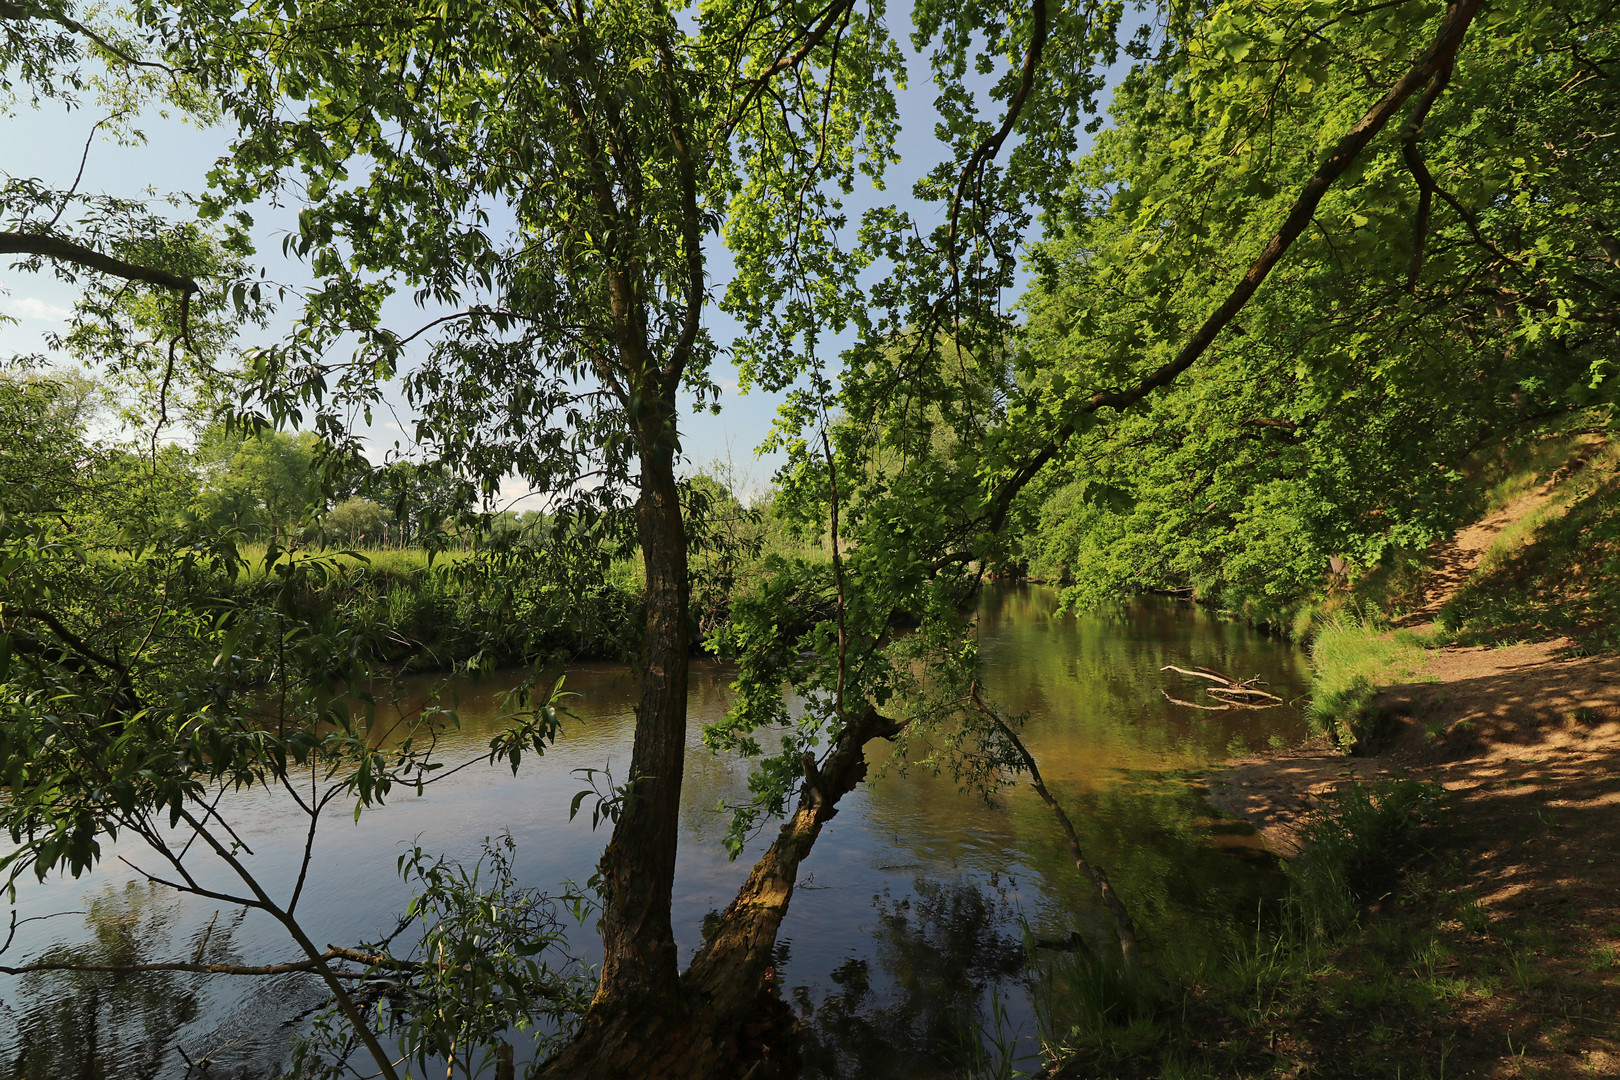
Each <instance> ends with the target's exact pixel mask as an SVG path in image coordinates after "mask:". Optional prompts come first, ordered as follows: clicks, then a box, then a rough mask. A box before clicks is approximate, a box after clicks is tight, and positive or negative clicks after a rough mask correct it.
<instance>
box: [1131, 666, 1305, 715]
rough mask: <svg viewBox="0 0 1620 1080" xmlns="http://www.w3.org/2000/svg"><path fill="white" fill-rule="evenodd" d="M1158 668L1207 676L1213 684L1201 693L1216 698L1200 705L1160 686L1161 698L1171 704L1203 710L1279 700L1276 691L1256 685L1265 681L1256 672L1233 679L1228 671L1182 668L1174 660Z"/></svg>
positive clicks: (1269, 706) (1258, 705)
mask: <svg viewBox="0 0 1620 1080" xmlns="http://www.w3.org/2000/svg"><path fill="white" fill-rule="evenodd" d="M1159 670H1160V671H1174V672H1176V673H1177V674H1178V675H1191V676H1192V677H1193V678H1195V679H1208V680H1209V681H1210V682H1212V683H1214V684H1215V685H1213V686H1206V687H1204V693H1205V694H1206V695H1208V696H1209V697H1210V698H1211V699H1212V700H1214V701H1215V702H1216V704H1214V705H1200V704H1199V703H1198V702H1196V701H1183V700H1182V699H1181V698H1178V697H1171V696H1170V691H1168V690H1160V691H1159V692H1160V693H1161V694H1163V695H1164V697H1165V700H1166V701H1168V702H1170V703H1171V704H1172V705H1183V706H1185V707H1187V708H1189V709H1203V710H1204V711H1205V712H1226V711H1227V710H1229V709H1274V708H1276V707H1277V706H1278V705H1281V704H1282V703H1283V699H1282V698H1280V697H1278V696H1277V695H1276V694H1273V693H1271V692H1270V691H1267V690H1262V689H1260V687H1262V686H1265V685H1266V684H1265V683H1264V682H1262V681H1261V680H1260V676H1258V675H1256V676H1255V677H1254V678H1252V679H1234V678H1232V677H1231V676H1230V675H1223V674H1221V673H1220V672H1219V671H1216V670H1214V669H1213V668H1206V667H1200V668H1183V667H1176V665H1174V664H1166V665H1164V667H1162V668H1160V669H1159Z"/></svg>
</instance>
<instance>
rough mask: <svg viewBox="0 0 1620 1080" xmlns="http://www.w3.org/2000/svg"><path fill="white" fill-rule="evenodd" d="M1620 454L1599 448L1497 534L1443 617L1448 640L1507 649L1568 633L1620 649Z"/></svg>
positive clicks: (1582, 649) (1595, 648)
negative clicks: (1530, 510) (1538, 504)
mask: <svg viewBox="0 0 1620 1080" xmlns="http://www.w3.org/2000/svg"><path fill="white" fill-rule="evenodd" d="M1617 613H1620V450H1617V448H1616V447H1615V446H1613V445H1606V446H1604V447H1603V448H1601V449H1600V450H1599V451H1598V452H1597V453H1596V454H1595V455H1594V456H1593V457H1592V459H1591V461H1590V462H1589V463H1588V464H1587V465H1586V466H1585V467H1584V468H1582V469H1579V470H1578V471H1576V472H1574V473H1573V475H1571V476H1570V477H1569V478H1568V479H1567V480H1565V481H1564V482H1563V483H1562V484H1560V485H1559V486H1558V488H1557V489H1556V490H1555V491H1554V493H1553V495H1552V497H1551V499H1549V501H1548V502H1547V503H1546V504H1544V505H1543V506H1542V507H1540V508H1539V509H1538V510H1537V511H1536V512H1534V513H1532V514H1527V515H1525V516H1524V517H1523V518H1521V519H1520V520H1519V521H1518V522H1516V523H1515V524H1514V525H1512V526H1510V527H1509V528H1507V529H1504V530H1503V531H1502V533H1501V534H1499V535H1498V536H1497V537H1496V540H1495V542H1494V543H1493V544H1492V545H1491V547H1490V549H1489V550H1487V551H1486V552H1485V554H1484V556H1483V558H1482V559H1481V563H1480V567H1479V569H1478V571H1477V572H1476V573H1475V574H1474V576H1473V577H1472V578H1471V579H1470V580H1469V581H1468V582H1466V583H1465V584H1464V585H1463V587H1462V588H1461V589H1460V590H1458V592H1457V594H1456V596H1454V597H1453V598H1452V599H1451V600H1450V601H1449V602H1448V603H1447V604H1446V605H1445V606H1444V607H1443V608H1442V609H1441V612H1440V622H1441V624H1442V625H1443V626H1444V628H1445V630H1446V633H1447V635H1448V637H1449V638H1450V639H1451V640H1453V641H1456V642H1459V643H1462V644H1484V645H1503V644H1508V643H1512V642H1515V641H1525V640H1544V639H1546V638H1548V637H1552V636H1556V635H1567V636H1569V637H1570V638H1572V639H1573V640H1574V642H1575V645H1574V648H1573V650H1572V651H1574V652H1577V653H1593V652H1606V651H1612V650H1615V649H1620V616H1617Z"/></svg>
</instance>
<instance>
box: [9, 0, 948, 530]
mask: <svg viewBox="0 0 1620 1080" xmlns="http://www.w3.org/2000/svg"><path fill="white" fill-rule="evenodd" d="M891 18H892V19H893V22H892V23H891V27H892V28H893V29H894V30H895V31H896V36H897V37H899V38H900V39H901V40H902V43H903V45H904V46H905V48H906V49H907V50H908V57H907V62H908V70H909V73H910V84H909V86H908V87H907V88H905V89H904V90H902V91H900V92H899V94H898V98H899V106H900V110H901V117H902V123H903V130H902V134H901V137H900V142H899V146H898V149H899V152H900V155H901V161H900V163H899V164H897V165H895V166H893V167H891V169H890V171H889V174H888V176H887V178H886V188H885V190H883V191H877V190H873V189H870V188H865V189H862V188H860V187H859V186H858V188H857V190H856V192H855V193H854V195H853V196H852V197H850V198H848V199H846V208H847V209H848V211H849V214H850V220H851V222H852V223H853V222H857V221H858V220H859V217H860V214H861V212H862V211H863V210H865V209H867V208H868V207H871V206H877V205H882V204H885V203H890V202H894V203H898V204H899V205H900V206H901V207H902V208H903V209H906V210H909V211H911V212H912V213H914V214H918V215H919V216H920V217H921V221H920V224H921V225H922V226H923V227H924V228H925V229H926V228H927V227H929V226H930V225H931V224H932V223H933V222H932V220H931V218H932V217H933V216H936V215H937V213H938V212H937V210H930V209H926V208H922V207H920V206H919V205H918V204H917V203H916V202H915V200H913V199H912V198H911V194H910V193H911V187H912V184H913V182H914V181H915V180H916V179H918V178H919V177H921V176H922V175H924V174H925V173H926V172H927V171H928V170H929V169H931V168H932V167H933V166H934V165H935V164H937V163H938V162H939V160H940V158H941V152H940V150H941V148H940V146H939V145H938V144H937V143H936V142H935V140H934V137H933V131H934V124H935V113H934V107H933V102H934V98H935V95H936V90H935V87H934V85H933V83H932V81H931V79H930V78H929V75H928V67H927V63H926V58H925V57H923V56H922V55H920V54H916V53H912V52H910V38H909V31H910V27H909V18H908V16H907V15H904V14H899V13H896V14H894V15H892V16H891ZM902 19H904V20H905V22H906V24H907V25H905V26H904V27H902V25H901V23H900V20H902ZM97 119H99V114H98V113H96V112H95V111H94V110H92V109H80V110H77V111H72V112H69V111H67V110H64V109H62V108H61V107H60V106H59V105H56V104H47V105H46V106H45V107H44V108H42V109H37V110H36V109H31V108H29V107H27V106H26V105H19V106H18V108H17V112H16V113H15V115H13V116H10V117H4V118H0V132H3V138H0V146H3V147H4V155H3V157H0V170H3V171H4V172H6V173H9V174H11V175H13V176H21V177H38V178H40V179H41V180H44V181H45V182H47V183H49V184H51V185H52V186H55V187H58V188H66V187H67V186H68V185H69V184H71V182H72V180H73V177H74V174H75V173H76V172H77V171H78V168H79V162H80V157H81V155H82V154H83V153H84V148H85V143H86V139H87V137H89V135H90V132H91V128H92V127H93V125H94V124H95V122H96V120H97ZM139 126H140V127H141V128H142V130H143V131H144V133H145V135H146V137H147V141H146V143H145V145H139V146H123V145H118V144H116V143H115V142H113V141H112V140H110V139H108V138H106V137H103V136H97V137H96V138H95V140H94V141H93V142H92V143H91V148H90V152H89V156H88V160H87V163H86V167H85V174H84V180H83V182H82V184H81V188H82V189H83V190H86V191H93V192H103V193H106V194H110V195H117V196H123V197H138V196H141V195H142V194H144V193H147V192H149V191H150V192H153V193H156V194H157V195H166V194H168V193H170V192H189V193H197V192H200V191H201V190H202V189H203V188H204V186H205V179H204V178H205V176H206V173H207V171H208V169H209V167H210V166H211V165H212V164H213V163H214V161H215V160H216V159H217V158H218V157H219V156H221V155H222V154H224V153H226V152H227V150H228V146H229V138H230V132H229V131H228V130H226V129H225V128H222V127H215V128H210V129H199V128H198V127H196V126H194V125H193V124H190V123H187V122H183V121H181V120H179V119H177V118H173V117H169V118H165V117H162V116H159V115H155V114H149V115H146V116H143V117H142V118H141V121H140V124H139ZM294 214H295V211H294V210H293V209H283V210H274V209H269V208H264V209H263V210H262V211H261V212H258V213H257V214H256V228H255V240H256V242H257V244H258V247H259V255H258V257H257V258H256V260H255V262H257V263H260V264H262V265H263V266H264V267H265V268H266V270H267V271H268V276H269V277H270V278H272V279H274V280H278V281H284V282H290V283H293V284H302V283H306V282H307V281H308V280H309V278H308V275H307V273H305V272H304V270H303V268H302V267H301V266H300V265H299V264H298V263H296V262H292V261H287V260H284V259H283V258H282V257H281V254H280V251H281V244H280V239H281V236H282V235H283V234H284V233H285V232H286V231H287V230H288V229H289V228H292V227H294V225H295V217H294ZM711 245H712V246H711V249H710V253H709V272H710V275H711V279H710V284H711V295H713V296H714V297H718V296H719V295H720V294H721V293H722V292H723V289H724V286H725V284H726V282H727V280H728V279H729V277H730V274H731V264H730V260H729V258H728V257H727V253H726V251H725V249H724V248H723V246H722V245H721V244H720V241H719V240H718V239H717V238H716V239H712V240H711ZM0 287H3V288H4V290H5V293H4V294H0V313H3V314H5V315H8V316H10V317H12V318H14V319H16V320H17V322H16V324H15V325H4V324H0V356H8V355H12V354H19V353H33V352H43V351H46V347H45V345H44V343H43V341H42V338H43V336H44V335H45V334H47V333H49V332H50V331H52V330H57V329H60V328H61V327H62V326H63V324H64V321H65V319H66V317H67V315H68V312H69V310H70V309H71V307H72V305H73V302H74V298H75V290H74V289H73V288H72V287H71V286H68V285H65V284H63V283H61V282H59V281H57V280H55V279H54V278H53V277H52V276H51V275H49V274H26V273H22V272H20V271H14V270H11V269H9V267H7V268H0ZM396 312H397V317H398V318H399V320H400V323H399V325H401V326H402V327H403V326H408V325H410V324H411V321H412V320H420V321H426V320H427V318H430V317H431V315H432V313H428V314H427V315H424V314H423V313H421V312H420V311H417V310H416V309H414V308H413V307H411V305H410V304H409V302H408V300H404V299H401V300H400V301H399V303H398V305H397V308H396ZM706 319H707V324H708V327H709V330H710V333H711V334H712V335H713V336H714V338H715V340H716V341H717V342H719V343H720V344H721V345H722V346H725V345H726V344H728V343H729V342H730V341H731V340H732V339H733V338H734V337H735V336H736V334H737V332H738V328H737V325H736V323H735V322H733V321H732V320H731V319H730V318H728V317H727V316H726V315H725V314H724V313H722V312H721V311H719V310H718V308H716V307H713V306H711V307H710V308H709V310H708V313H707V316H706ZM278 329H279V328H278V327H276V326H274V325H273V326H272V327H271V329H270V330H269V331H265V332H263V333H264V337H265V338H266V340H267V341H268V340H273V338H274V336H276V334H277V332H278ZM253 343H255V342H254V341H245V342H244V344H253ZM843 344H845V343H844V342H839V341H837V340H834V341H831V342H828V343H827V345H829V346H831V347H832V349H834V350H835V349H836V348H838V347H840V346H841V345H843ZM714 377H715V379H716V381H717V382H718V383H719V384H720V385H721V386H722V388H723V391H724V392H723V394H722V398H721V406H722V408H721V412H720V414H719V415H710V414H708V413H707V412H704V413H688V415H686V416H685V417H683V422H682V431H683V445H684V447H685V450H686V455H687V458H688V464H687V467H688V468H689V469H696V468H703V467H706V466H709V465H712V464H714V463H717V462H729V463H730V466H731V468H732V469H733V471H734V474H735V475H736V476H737V477H738V478H739V480H741V481H742V483H743V485H744V486H745V487H747V488H751V489H754V490H758V489H761V488H763V487H764V486H765V485H766V484H767V483H768V482H769V480H770V477H771V474H772V473H773V472H774V470H775V468H776V467H777V464H778V462H777V461H776V460H775V459H773V458H771V457H761V456H758V455H756V453H755V450H756V448H757V447H758V446H759V444H760V443H761V442H762V441H763V439H764V438H765V436H766V434H767V432H768V431H769V429H770V425H771V422H772V420H773V419H774V417H775V414H776V409H777V406H778V404H779V402H780V396H779V395H773V394H769V393H764V392H761V391H759V390H754V391H753V392H750V393H748V394H741V393H739V391H738V388H737V382H736V372H735V369H734V368H732V367H731V365H730V363H729V362H728V361H727V360H725V359H724V358H723V357H722V359H721V361H720V362H719V363H718V364H717V367H716V370H715V372H714ZM394 400H395V402H396V407H395V417H389V416H387V415H386V414H379V415H378V416H377V418H376V422H375V423H374V424H373V426H372V427H371V428H370V429H369V430H368V431H367V432H366V433H365V434H366V435H367V437H368V440H369V443H370V445H371V447H372V448H373V451H374V456H375V457H377V458H378V459H380V458H381V456H382V454H383V452H384V451H386V450H387V449H388V447H389V445H390V444H392V443H393V442H394V441H395V440H396V439H404V438H405V436H404V432H403V431H401V430H400V428H401V427H403V428H404V429H409V428H410V427H411V417H410V416H409V415H407V411H406V408H405V406H404V404H403V401H402V399H401V398H399V397H398V396H397V395H396V396H395V399H394ZM687 404H688V405H689V404H690V402H688V403H687ZM396 418H397V423H396ZM504 494H506V495H507V496H508V498H514V499H515V498H518V497H520V496H521V495H522V489H521V488H520V487H519V486H518V485H517V484H516V482H514V483H513V484H511V485H508V488H507V489H506V491H505V492H504Z"/></svg>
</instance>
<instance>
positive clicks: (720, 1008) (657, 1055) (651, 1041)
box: [540, 708, 901, 1080]
mask: <svg viewBox="0 0 1620 1080" xmlns="http://www.w3.org/2000/svg"><path fill="white" fill-rule="evenodd" d="M900 730H901V725H900V724H898V723H896V722H894V721H892V720H890V719H888V718H887V717H884V716H882V715H880V714H879V713H878V712H877V711H876V710H874V709H870V708H868V709H867V711H866V712H865V714H864V715H862V716H861V717H860V718H859V719H857V720H855V721H854V722H852V723H851V724H849V725H848V726H847V727H846V728H845V730H844V732H843V734H842V735H841V736H840V737H839V739H838V740H837V742H836V743H835V744H834V747H833V750H832V753H831V754H829V755H828V757H827V760H826V761H825V762H824V763H823V764H822V765H821V766H820V767H819V768H817V767H816V766H815V765H814V763H813V762H806V765H805V774H806V776H805V783H804V786H803V790H802V791H801V793H800V796H799V802H798V805H797V806H796V807H795V809H794V812H793V814H792V815H791V816H790V817H789V818H788V820H787V821H786V822H785V823H784V824H783V825H782V829H781V831H780V832H779V833H778V834H777V838H776V842H775V843H773V844H772V845H771V847H770V849H769V850H768V851H766V852H765V854H764V855H762V856H761V857H760V859H759V861H758V862H757V863H755V864H754V869H753V870H752V872H750V874H749V875H748V880H747V881H745V882H744V883H743V886H742V888H740V889H739V890H738V891H737V895H736V897H735V898H734V899H733V900H732V902H731V904H730V905H729V906H728V907H727V908H726V910H725V913H724V914H723V915H722V916H721V918H720V920H719V929H718V930H717V932H716V934H715V936H714V937H713V938H712V939H710V940H709V941H707V942H705V943H704V945H703V947H702V948H701V949H700V950H699V951H698V953H697V955H696V956H695V957H693V959H692V964H691V966H690V967H689V968H688V969H687V971H686V974H685V975H684V976H683V977H682V979H681V994H680V1007H678V1008H674V1009H671V1008H656V1009H650V1010H647V1011H644V1012H637V1011H635V1010H625V1009H604V1008H600V1007H597V1006H593V1007H592V1010H591V1014H590V1016H588V1017H587V1019H586V1022H585V1024H584V1026H583V1028H582V1029H581V1031H580V1034H579V1037H578V1038H576V1039H575V1040H573V1041H572V1042H571V1043H570V1044H569V1045H568V1046H567V1047H565V1048H564V1049H563V1050H562V1051H561V1052H560V1053H559V1054H558V1055H557V1056H556V1057H554V1058H553V1059H552V1060H551V1061H549V1062H547V1064H546V1067H545V1068H544V1069H543V1070H542V1072H541V1073H540V1075H541V1076H542V1077H545V1078H547V1080H562V1078H573V1077H586V1076H635V1077H637V1078H638V1080H665V1078H668V1080H737V1078H739V1077H742V1076H762V1075H763V1076H777V1075H781V1073H780V1072H779V1071H778V1070H773V1069H771V1068H769V1067H768V1066H767V1068H765V1069H763V1070H757V1071H756V1066H757V1065H758V1064H759V1063H760V1058H759V1057H758V1047H755V1046H751V1045H749V1044H748V1043H747V1038H748V1035H747V1032H748V1029H749V1028H750V1027H751V1026H752V1023H753V1022H757V1021H760V1020H761V1018H762V1017H768V1016H770V1014H771V1010H770V1007H769V1005H768V1004H766V999H767V998H768V997H769V994H770V987H771V979H770V977H769V970H768V969H769V968H770V965H771V955H772V949H773V947H774V946H775V944H776V934H777V930H778V929H779V928H780V927H781V925H782V920H783V918H784V917H786V915H787V911H788V902H789V901H790V900H791V899H792V897H793V885H794V882H795V880H796V879H797V877H798V872H799V864H800V862H802V861H803V859H804V858H805V856H807V855H808V854H809V853H810V849H811V847H812V846H814V844H815V842H816V837H817V836H819V835H820V833H821V827H822V826H823V825H824V824H826V822H827V821H828V820H829V819H830V818H831V817H832V816H833V815H834V814H836V813H837V812H838V800H839V799H841V798H842V797H843V796H845V795H847V794H848V793H849V792H851V791H853V790H854V789H855V787H856V785H858V784H859V783H860V782H861V780H862V779H864V778H865V776H866V755H865V746H866V744H867V743H868V742H870V741H871V740H872V739H875V738H890V739H892V738H893V737H894V736H895V735H897V734H898V733H899V732H900ZM604 862H605V860H604ZM599 1001H600V999H599Z"/></svg>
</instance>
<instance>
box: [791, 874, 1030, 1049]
mask: <svg viewBox="0 0 1620 1080" xmlns="http://www.w3.org/2000/svg"><path fill="white" fill-rule="evenodd" d="M913 890H914V891H913V894H912V895H911V896H908V897H903V898H901V899H899V900H896V899H894V897H893V896H892V895H891V894H890V893H889V892H887V891H885V892H884V893H883V894H882V895H880V896H876V897H874V898H873V905H874V906H875V907H876V909H877V916H878V925H877V927H876V928H875V930H874V933H873V941H874V944H875V946H876V950H875V951H876V957H875V959H876V962H877V964H878V966H879V967H880V968H881V973H878V974H874V972H873V970H872V964H871V962H870V961H869V960H868V959H866V958H863V957H850V958H849V959H847V960H845V961H844V962H843V963H842V964H840V965H839V966H838V967H837V968H836V969H835V970H834V971H833V972H832V975H831V978H832V981H833V983H834V984H835V985H836V989H834V990H833V991H832V992H831V993H829V994H827V995H826V996H825V997H824V998H823V999H822V1000H820V1001H819V1002H818V1001H815V1000H813V998H812V994H811V989H810V988H809V987H806V986H795V987H793V989H792V992H791V995H792V1000H793V1004H794V1007H795V1008H796V1010H797V1011H798V1014H799V1017H800V1020H801V1023H802V1024H803V1038H804V1045H803V1061H804V1075H805V1076H806V1077H828V1078H833V1077H863V1076H892V1077H918V1078H922V1077H936V1076H937V1077H947V1076H957V1075H960V1073H961V1071H962V1068H963V1066H964V1064H965V1062H966V1060H967V1057H968V1053H967V1048H966V1047H965V1046H964V1045H963V1041H964V1039H967V1038H971V1039H977V1038H978V1034H977V1028H976V1022H977V1021H976V1017H977V1016H978V1014H979V1012H980V1007H981V1003H982V1001H983V999H984V996H985V993H986V991H987V990H988V989H990V988H991V987H992V986H993V985H994V984H996V983H999V982H1001V981H1004V980H1007V979H1010V978H1016V977H1018V976H1019V975H1020V973H1021V972H1022V970H1023V966H1024V950H1023V944H1022V931H1021V929H1020V924H1019V922H1018V912H1017V910H1016V908H1015V905H1014V904H1013V903H1012V901H1011V900H1010V899H1009V897H1008V888H1007V886H1005V885H1003V884H1002V883H1001V881H999V880H997V879H994V878H992V880H991V883H990V885H989V887H988V888H985V887H981V885H979V884H977V883H974V882H972V881H931V880H927V879H923V878H918V879H916V880H915V881H914V883H913ZM784 959H786V958H785V957H784Z"/></svg>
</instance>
